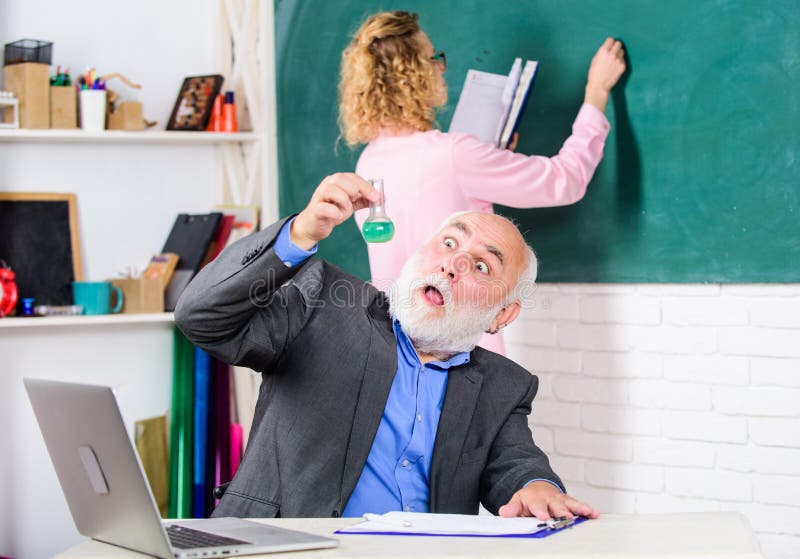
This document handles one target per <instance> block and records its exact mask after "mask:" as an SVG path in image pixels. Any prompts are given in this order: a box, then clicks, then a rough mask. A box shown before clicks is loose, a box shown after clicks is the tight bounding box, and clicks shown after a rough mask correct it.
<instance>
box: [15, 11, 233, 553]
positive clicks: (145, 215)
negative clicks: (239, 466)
mask: <svg viewBox="0 0 800 559" xmlns="http://www.w3.org/2000/svg"><path fill="white" fill-rule="evenodd" d="M123 6H124V9H123ZM216 17H217V2H215V1H211V0H204V1H202V2H196V1H191V0H170V1H169V2H161V1H155V0H144V1H139V2H125V3H122V2H107V1H102V0H81V1H80V2H54V1H51V0H0V44H5V43H9V42H11V41H14V40H17V39H21V38H36V39H45V40H51V41H54V43H55V45H54V51H53V62H54V64H60V65H61V66H62V68H65V67H70V68H71V69H72V70H73V72H75V71H85V69H86V67H87V66H89V65H92V66H94V67H96V68H97V70H98V72H100V73H110V72H121V73H123V74H125V75H127V76H128V77H129V78H130V79H131V80H133V81H135V82H138V83H141V84H142V85H143V87H144V89H143V90H142V91H141V93H139V94H138V100H140V101H142V102H143V104H144V114H145V117H146V118H148V119H150V120H158V128H160V129H163V128H164V126H165V125H166V122H167V119H168V117H169V115H170V113H171V111H172V106H173V103H174V101H175V97H176V96H177V94H178V89H179V88H180V85H181V83H182V81H183V78H184V77H186V76H189V75H196V74H210V73H216V72H218V70H219V67H218V65H217V61H216V60H215V55H216V52H217V46H216ZM112 87H114V85H113V82H112ZM117 89H118V90H119V91H120V92H121V93H122V92H123V88H121V87H119V86H117ZM128 93H130V92H128ZM219 173H220V171H219V164H218V161H217V155H216V152H215V149H214V148H213V147H211V146H176V145H164V144H160V145H155V144H141V145H137V144H126V145H118V144H117V145H104V144H100V143H97V144H60V143H48V144H14V143H8V142H0V190H5V191H47V192H76V193H77V195H78V213H79V222H80V234H81V240H82V243H81V244H82V247H83V260H84V277H85V278H86V279H90V280H101V279H105V278H108V277H114V276H116V275H117V274H118V273H120V272H122V271H124V270H125V268H127V267H129V266H132V267H138V268H140V269H141V268H143V267H144V266H145V265H146V264H147V262H148V260H149V258H150V256H151V255H152V254H153V253H155V252H159V251H160V250H161V247H162V246H163V243H164V241H165V239H166V236H167V234H168V233H169V230H170V227H171V226H172V222H173V221H174V219H175V216H176V215H177V214H178V213H179V212H206V211H208V210H209V209H210V207H211V206H212V205H213V204H214V203H216V202H217V201H218V200H219V198H218V185H219ZM171 352H172V326H171V325H165V324H151V325H122V326H114V327H108V326H85V327H76V328H69V329H66V328H26V329H8V328H4V329H0V355H2V359H0V449H2V450H1V451H0V479H2V482H3V487H4V490H3V492H2V495H3V497H2V501H0V555H3V556H9V557H15V558H16V559H27V558H38V557H46V556H51V555H53V554H55V553H57V552H58V551H61V550H63V549H65V548H66V547H68V546H70V545H73V544H74V543H76V542H78V541H80V540H82V539H83V538H82V537H81V536H80V535H79V534H78V533H77V532H76V531H75V528H74V525H73V523H72V519H71V517H70V515H69V511H68V509H67V506H66V503H65V501H64V498H63V495H62V493H61V490H60V487H59V485H58V481H57V479H56V476H55V472H54V471H53V468H52V465H51V463H50V459H49V457H48V456H47V453H46V450H45V447H44V443H43V441H42V438H41V434H40V433H39V430H38V427H37V426H36V424H35V421H34V417H33V413H32V411H31V409H30V405H29V403H28V399H27V397H26V396H25V392H24V389H23V386H22V378H23V377H25V376H33V377H40V378H56V379H64V380H74V381H81V382H89V383H95V384H110V385H114V386H117V387H119V388H120V389H121V393H122V402H121V404H122V411H123V414H124V415H125V417H126V420H128V421H129V422H130V421H132V420H134V419H140V418H144V417H150V416H153V415H158V414H163V413H165V412H166V411H167V410H168V408H169V404H170V395H171V380H172V353H171Z"/></svg>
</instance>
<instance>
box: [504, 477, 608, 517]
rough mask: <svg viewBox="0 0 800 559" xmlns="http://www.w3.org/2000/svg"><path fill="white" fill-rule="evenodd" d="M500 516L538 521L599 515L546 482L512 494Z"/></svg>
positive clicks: (531, 485) (537, 483)
mask: <svg viewBox="0 0 800 559" xmlns="http://www.w3.org/2000/svg"><path fill="white" fill-rule="evenodd" d="M498 513H499V514H500V516H504V517H506V518H510V517H513V516H535V517H536V518H538V519H539V520H547V519H548V518H559V517H562V516H566V517H567V518H572V517H574V516H585V517H587V518H597V517H598V516H600V513H599V512H597V511H596V510H594V509H593V508H592V507H590V506H589V505H586V504H584V503H581V502H580V501H577V500H575V499H573V498H572V497H570V496H569V495H567V494H566V493H562V492H561V491H559V490H558V488H557V487H555V486H554V485H553V484H551V483H548V482H546V481H534V482H533V483H530V484H528V486H527V487H524V488H522V489H520V490H519V491H517V492H516V493H514V496H513V497H511V500H510V501H509V502H508V503H507V504H505V505H503V506H502V507H500V510H499V511H498Z"/></svg>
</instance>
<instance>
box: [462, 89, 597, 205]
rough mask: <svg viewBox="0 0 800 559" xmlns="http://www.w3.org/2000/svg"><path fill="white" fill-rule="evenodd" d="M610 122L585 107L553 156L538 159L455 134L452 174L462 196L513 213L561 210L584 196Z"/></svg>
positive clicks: (595, 109) (585, 105)
mask: <svg viewBox="0 0 800 559" xmlns="http://www.w3.org/2000/svg"><path fill="white" fill-rule="evenodd" d="M609 128H610V126H609V123H608V119H607V118H606V116H605V114H603V113H602V112H601V111H600V110H599V109H597V108H596V107H594V106H592V105H589V104H584V105H583V107H581V110H580V112H579V113H578V116H577V118H576V119H575V122H574V123H573V125H572V135H571V136H570V137H569V138H567V140H566V141H565V142H564V145H563V146H562V147H561V150H560V151H559V152H558V155H556V156H554V157H543V156H539V155H530V156H528V155H524V154H521V153H514V152H511V151H509V150H507V149H498V148H496V147H494V146H493V145H491V144H487V143H484V142H481V141H480V140H478V139H477V138H475V137H474V136H469V135H466V134H454V135H453V136H454V138H453V147H452V165H453V173H454V175H455V177H456V180H457V182H458V185H459V187H460V188H461V190H462V192H463V193H464V194H465V195H467V196H469V197H471V198H476V199H479V200H486V201H488V202H493V203H496V204H502V205H504V206H511V207H515V208H535V207H548V206H566V205H569V204H574V203H575V202H577V201H578V200H580V199H581V198H583V195H584V194H585V193H586V187H587V185H588V184H589V181H590V180H591V179H592V175H593V174H594V171H595V169H596V168H597V165H598V164H599V163H600V160H601V159H602V158H603V146H604V145H605V140H606V136H608V131H609Z"/></svg>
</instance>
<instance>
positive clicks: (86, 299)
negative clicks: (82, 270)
mask: <svg viewBox="0 0 800 559" xmlns="http://www.w3.org/2000/svg"><path fill="white" fill-rule="evenodd" d="M112 293H114V294H115V296H116V303H115V305H114V306H113V307H112V306H111V294H112ZM72 298H73V300H74V302H75V304H76V305H80V306H81V307H83V314H110V313H118V312H120V311H121V310H122V302H123V296H122V290H121V289H120V288H119V287H117V286H115V285H111V282H110V281H73V282H72Z"/></svg>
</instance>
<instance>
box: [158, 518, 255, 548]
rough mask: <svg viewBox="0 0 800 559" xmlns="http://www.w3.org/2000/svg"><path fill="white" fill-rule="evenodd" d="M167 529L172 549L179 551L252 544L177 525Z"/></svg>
mask: <svg viewBox="0 0 800 559" xmlns="http://www.w3.org/2000/svg"><path fill="white" fill-rule="evenodd" d="M166 529H167V535H168V536H169V541H170V543H171V544H172V547H177V548H178V549H192V548H195V547H222V546H226V545H235V544H249V543H250V542H243V541H242V540H235V539H233V538H226V537H225V536H218V535H216V534H209V533H208V532H201V531H200V530H193V529H191V528H187V527H186V526H176V525H175V524H171V525H169V526H166Z"/></svg>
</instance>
